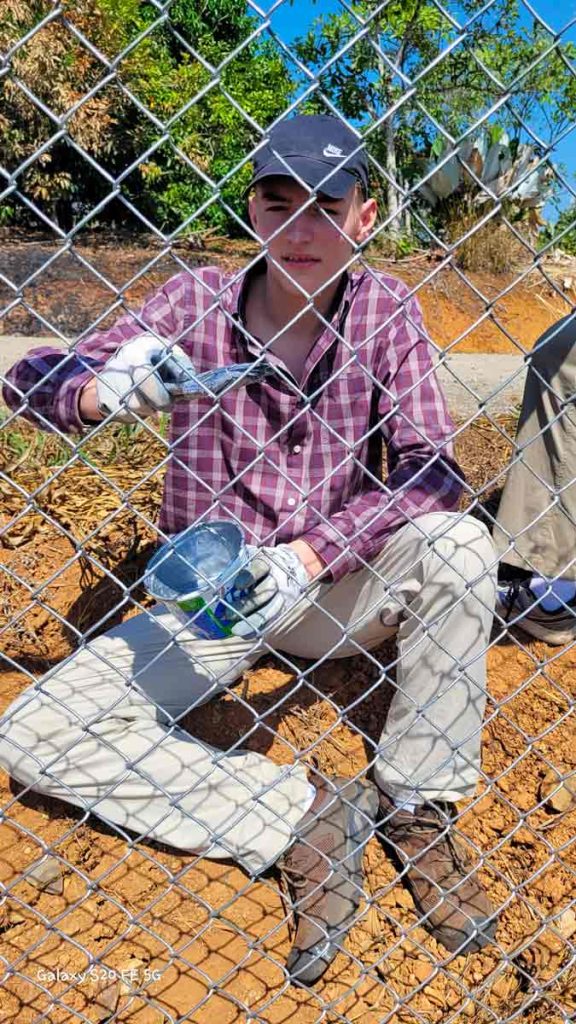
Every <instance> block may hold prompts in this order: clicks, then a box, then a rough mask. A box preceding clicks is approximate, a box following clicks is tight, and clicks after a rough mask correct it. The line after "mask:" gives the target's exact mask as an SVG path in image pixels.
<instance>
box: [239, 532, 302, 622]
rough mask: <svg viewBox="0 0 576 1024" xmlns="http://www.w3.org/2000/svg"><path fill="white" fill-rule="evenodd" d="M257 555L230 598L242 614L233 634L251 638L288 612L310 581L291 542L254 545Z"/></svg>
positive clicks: (241, 574)
mask: <svg viewBox="0 0 576 1024" xmlns="http://www.w3.org/2000/svg"><path fill="white" fill-rule="evenodd" d="M254 552H255V554H254V557H253V558H252V561H251V562H250V563H249V564H248V565H247V567H246V568H245V569H243V570H242V571H241V572H239V573H238V575H237V576H236V578H235V579H234V581H233V584H232V587H231V589H230V591H229V592H228V593H227V595H226V600H227V602H228V603H229V604H231V605H233V606H234V610H235V611H237V612H238V613H239V615H238V618H237V620H234V618H233V617H232V613H231V619H230V621H232V622H234V621H235V625H234V626H233V627H232V633H233V634H234V635H235V636H241V637H249V636H252V635H254V634H261V633H265V632H266V630H267V629H268V627H269V626H270V625H271V624H272V622H273V620H275V619H276V618H278V617H279V616H280V615H283V614H284V612H287V611H288V610H289V609H290V608H292V606H293V605H294V604H296V601H298V599H299V597H300V595H301V593H302V591H303V590H304V589H305V588H306V587H307V585H308V583H309V582H310V580H309V577H308V573H307V571H306V568H305V566H304V563H303V562H302V561H301V559H300V558H299V556H298V555H297V554H296V552H295V551H294V549H293V548H291V547H289V545H288V544H279V545H278V547H276V548H269V547H264V548H254Z"/></svg>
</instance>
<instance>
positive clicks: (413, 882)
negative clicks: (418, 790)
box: [378, 793, 496, 953]
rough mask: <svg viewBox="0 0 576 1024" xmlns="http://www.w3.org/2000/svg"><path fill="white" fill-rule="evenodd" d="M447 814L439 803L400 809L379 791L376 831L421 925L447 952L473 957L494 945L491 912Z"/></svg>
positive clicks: (451, 807) (447, 807) (450, 807)
mask: <svg viewBox="0 0 576 1024" xmlns="http://www.w3.org/2000/svg"><path fill="white" fill-rule="evenodd" d="M453 813H454V805H453V804H449V803H444V802H442V803H441V802H435V803H426V804H421V805H420V806H419V807H417V808H416V809H415V811H414V813H411V812H410V811H403V810H401V809H399V808H397V807H395V805H394V803H393V802H392V801H391V800H390V798H389V797H388V796H386V794H385V793H380V814H381V816H382V817H383V819H384V820H383V821H382V823H381V824H380V825H379V826H378V828H379V831H380V832H381V834H382V837H383V839H384V841H385V842H386V844H387V845H389V846H390V848H391V849H392V850H393V852H394V854H395V856H396V858H397V859H398V860H399V861H400V862H401V864H402V866H403V868H404V872H403V880H404V881H405V882H406V884H407V885H408V888H409V889H410V892H411V894H412V898H413V900H414V904H415V906H416V911H417V913H418V915H419V916H420V917H421V918H422V921H421V923H422V925H423V927H424V928H426V929H427V931H429V932H430V934H431V935H433V936H434V938H435V939H437V940H438V942H441V943H442V945H443V946H445V947H446V949H448V950H449V951H450V952H451V953H474V952H477V951H478V950H479V949H482V948H483V947H484V946H487V945H488V944H489V943H491V942H494V933H495V931H496V921H495V919H494V918H495V911H494V908H493V907H492V905H491V904H490V901H489V899H488V897H487V895H486V893H485V891H484V889H483V888H482V886H481V884H480V882H479V881H478V878H477V875H476V867H475V865H474V864H473V863H472V861H471V860H470V858H469V856H468V853H467V851H466V848H465V847H464V844H463V843H462V842H459V841H458V840H457V839H456V837H455V836H454V834H453V832H452V831H451V825H452V822H453V818H452V814H453Z"/></svg>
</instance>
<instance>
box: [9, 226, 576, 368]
mask: <svg viewBox="0 0 576 1024" xmlns="http://www.w3.org/2000/svg"><path fill="white" fill-rule="evenodd" d="M256 252H257V250H256V248H255V247H254V246H253V245H250V244H249V243H242V242H237V243H230V242H224V241H222V242H219V241H217V240H216V241H213V242H212V243H210V244H209V245H208V246H207V247H206V248H204V249H203V250H201V251H198V249H194V248H193V247H192V245H190V244H186V243H180V244H178V245H176V246H175V247H174V248H173V251H172V252H171V253H170V254H163V250H162V249H161V248H160V246H159V245H158V242H157V241H156V240H155V239H154V238H142V237H141V238H139V239H134V238H133V237H130V236H129V237H128V238H115V237H113V236H110V235H109V234H108V235H105V236H103V237H102V238H100V237H99V236H98V235H94V234H92V235H90V234H88V235H87V236H86V237H82V238H80V239H79V240H78V242H77V244H76V245H75V247H74V250H73V251H68V250H66V249H58V248H57V246H56V243H54V242H51V241H49V240H47V239H42V238H39V239H32V240H27V239H26V237H22V238H19V237H14V233H12V235H11V236H10V238H8V237H7V233H6V231H4V238H2V233H0V262H1V267H2V273H3V274H4V275H5V277H7V278H8V279H9V280H11V281H12V282H13V284H14V285H15V286H16V289H17V290H19V296H18V297H17V296H16V293H15V291H14V289H12V288H10V287H8V286H7V285H6V284H3V283H2V282H1V281H0V310H1V309H3V308H4V309H6V310H7V312H6V313H5V315H4V316H3V317H2V319H1V320H0V336H1V335H2V334H4V335H7V334H23V335H44V334H49V333H50V328H49V327H48V326H47V325H46V324H51V325H53V326H54V327H55V328H57V329H58V330H59V331H61V332H62V333H63V334H64V335H66V336H68V337H71V338H72V337H75V336H77V335H78V334H79V333H81V332H85V331H87V330H88V329H89V327H90V325H91V324H92V323H93V322H95V321H96V320H97V319H98V318H99V317H101V316H102V314H103V313H104V312H106V311H108V310H109V311H111V312H110V315H109V316H108V317H107V318H106V319H105V320H104V321H103V323H104V324H109V323H112V321H113V319H114V317H115V316H117V315H118V313H119V309H118V305H117V303H118V292H120V293H121V294H122V295H124V296H125V298H126V300H127V302H128V304H129V305H130V306H131V307H132V308H136V307H137V306H138V304H139V303H140V302H141V301H142V299H143V298H144V297H145V295H147V294H148V293H149V292H150V291H152V290H153V289H154V288H156V287H158V286H159V285H160V284H162V283H163V282H164V281H165V280H166V279H167V278H168V277H169V276H171V275H172V274H174V273H177V272H178V271H179V270H181V269H183V268H184V267H192V268H193V267H195V266H203V265H209V264H218V265H220V266H223V267H225V268H226V269H228V270H237V269H240V268H241V267H242V266H244V265H245V264H246V263H247V262H248V260H249V259H251V258H252V257H253V256H254V255H255V254H256ZM151 259H152V260H153V261H154V262H153V265H152V266H151V268H150V269H145V268H146V267H147V265H148V263H149V261H150V260H151ZM370 262H371V265H372V266H373V267H374V269H375V270H379V271H382V272H385V273H389V274H393V275H395V276H397V277H400V278H402V279H403V280H404V281H406V283H407V284H409V285H410V286H411V287H413V288H415V289H416V288H417V290H418V296H419V298H420V301H421V303H422V307H423V310H424V316H425V321H426V325H427V328H428V330H429V332H430V334H431V337H432V339H433V340H434V341H435V342H436V344H437V345H438V346H439V347H440V348H447V347H450V346H452V347H453V350H454V351H455V352H502V353H506V352H510V353H513V352H518V351H519V348H518V346H521V347H523V348H524V349H529V348H531V346H532V345H533V343H534V341H535V340H536V338H537V337H538V336H539V335H540V334H541V333H542V331H544V330H545V329H546V328H547V327H549V326H550V324H552V323H553V322H554V321H555V320H558V319H559V318H560V317H561V316H564V315H565V314H567V313H568V312H569V311H570V309H571V308H572V303H573V302H574V301H575V299H576V292H575V291H574V287H575V286H576V261H575V260H570V259H568V258H563V260H561V261H560V262H556V263H555V262H554V261H550V260H548V261H545V262H544V263H543V264H542V269H539V268H536V267H533V268H532V269H531V270H530V272H529V273H526V271H525V270H522V269H521V268H518V269H515V270H514V271H513V272H510V273H509V274H505V275H501V276H494V275H492V274H488V273H470V272H469V273H467V274H463V273H462V271H460V270H457V269H453V268H451V267H443V265H442V264H441V263H440V262H439V259H438V257H437V256H435V255H434V254H422V255H419V256H415V257H412V258H410V259H406V260H401V261H398V262H396V261H390V260H383V259H380V258H379V257H378V256H377V255H376V254H371V255H370ZM487 310H488V313H487ZM479 319H481V320H482V322H481V323H480V324H478V326H474V325H475V324H476V322H477V321H478V320H479Z"/></svg>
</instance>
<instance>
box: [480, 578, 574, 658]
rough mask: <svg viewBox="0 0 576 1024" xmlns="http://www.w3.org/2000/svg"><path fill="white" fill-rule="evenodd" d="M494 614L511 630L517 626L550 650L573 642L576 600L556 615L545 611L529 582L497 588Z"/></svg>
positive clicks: (512, 583)
mask: <svg viewBox="0 0 576 1024" xmlns="http://www.w3.org/2000/svg"><path fill="white" fill-rule="evenodd" d="M496 612H497V614H498V615H499V616H500V618H502V619H504V622H507V623H508V624H509V625H510V626H518V627H519V629H522V630H524V632H525V633H529V634H530V636H535V637H537V639H538V640H544V641H545V642H546V643H547V644H551V645H552V646H553V647H560V646H563V645H564V644H569V643H571V641H572V640H575V639H576V600H572V601H569V602H567V604H566V605H565V606H564V605H562V606H561V607H560V608H558V609H557V610H556V611H553V612H549V611H546V609H545V608H543V607H542V604H541V603H540V599H539V598H538V597H537V596H536V594H535V593H534V592H533V590H532V588H531V586H530V578H528V579H521V580H513V581H512V582H511V583H509V584H508V585H506V586H500V587H498V590H497V597H496Z"/></svg>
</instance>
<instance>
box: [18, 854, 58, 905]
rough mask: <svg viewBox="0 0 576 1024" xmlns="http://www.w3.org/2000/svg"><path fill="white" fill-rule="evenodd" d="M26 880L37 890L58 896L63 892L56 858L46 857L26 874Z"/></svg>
mask: <svg viewBox="0 0 576 1024" xmlns="http://www.w3.org/2000/svg"><path fill="white" fill-rule="evenodd" d="M26 878H27V880H28V881H29V882H31V883H32V885H35V886H36V888H37V889H40V890H42V891H44V892H52V893H56V894H58V895H60V894H61V893H62V892H63V891H64V881H63V878H62V867H61V864H60V861H59V860H57V859H56V857H50V856H46V857H43V858H42V860H40V861H38V863H37V864H35V865H34V867H33V868H32V869H31V870H30V871H29V872H28V874H27V875H26Z"/></svg>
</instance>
